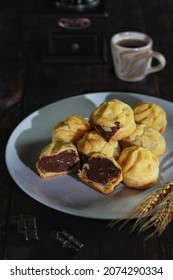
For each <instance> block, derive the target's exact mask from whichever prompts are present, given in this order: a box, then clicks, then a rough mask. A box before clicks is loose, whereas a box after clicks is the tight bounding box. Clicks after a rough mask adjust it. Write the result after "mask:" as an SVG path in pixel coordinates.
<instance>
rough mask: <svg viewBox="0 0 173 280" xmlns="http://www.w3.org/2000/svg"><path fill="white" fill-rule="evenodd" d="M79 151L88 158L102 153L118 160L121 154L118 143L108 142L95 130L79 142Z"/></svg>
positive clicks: (86, 134)
mask: <svg viewBox="0 0 173 280" xmlns="http://www.w3.org/2000/svg"><path fill="white" fill-rule="evenodd" d="M77 149H78V152H79V153H80V154H84V155H85V156H87V157H90V156H91V155H93V154H94V153H102V154H104V155H107V156H109V157H114V159H118V158H119V156H120V153H121V149H120V145H119V142H118V141H115V140H110V141H109V142H107V141H106V140H105V139H104V138H103V137H102V136H101V135H100V134H98V133H97V132H96V131H95V130H92V131H90V132H87V133H85V134H84V136H83V137H82V138H81V139H80V140H79V141H78V142H77Z"/></svg>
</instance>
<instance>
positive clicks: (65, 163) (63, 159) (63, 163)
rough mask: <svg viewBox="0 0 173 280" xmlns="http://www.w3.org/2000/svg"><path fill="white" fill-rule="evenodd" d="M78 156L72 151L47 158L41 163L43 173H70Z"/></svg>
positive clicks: (40, 167)
mask: <svg viewBox="0 0 173 280" xmlns="http://www.w3.org/2000/svg"><path fill="white" fill-rule="evenodd" d="M76 158H77V156H76V154H75V152H74V151H72V150H67V151H64V152H61V153H59V154H57V155H55V156H45V157H43V158H42V159H41V160H40V161H39V169H40V170H41V171H42V172H63V171H68V170H69V169H71V168H72V167H74V165H75V164H76Z"/></svg>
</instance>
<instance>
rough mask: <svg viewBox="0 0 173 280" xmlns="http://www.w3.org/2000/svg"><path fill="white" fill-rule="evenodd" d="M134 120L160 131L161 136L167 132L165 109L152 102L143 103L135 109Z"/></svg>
mask: <svg viewBox="0 0 173 280" xmlns="http://www.w3.org/2000/svg"><path fill="white" fill-rule="evenodd" d="M134 118H135V121H136V123H143V124H146V125H148V126H151V127H153V128H154V129H156V130H158V131H159V132H160V133H161V134H163V133H164V132H165V129H166V126H167V118H166V113H165V111H164V109H163V108H162V107H161V106H160V105H158V104H155V103H152V102H142V103H139V104H137V105H136V106H135V107H134Z"/></svg>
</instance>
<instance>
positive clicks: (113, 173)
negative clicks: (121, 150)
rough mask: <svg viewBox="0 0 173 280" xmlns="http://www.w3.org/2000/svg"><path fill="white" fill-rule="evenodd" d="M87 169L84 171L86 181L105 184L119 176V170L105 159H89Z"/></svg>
mask: <svg viewBox="0 0 173 280" xmlns="http://www.w3.org/2000/svg"><path fill="white" fill-rule="evenodd" d="M88 164H89V169H87V168H86V169H85V170H86V173H87V177H88V179H90V180H92V181H95V182H98V183H101V184H103V185H104V184H107V183H108V181H109V179H111V178H116V177H117V176H118V174H119V172H120V171H119V169H118V168H117V167H116V166H115V165H114V164H113V163H112V161H110V160H109V159H106V158H94V157H93V158H90V159H89V160H88Z"/></svg>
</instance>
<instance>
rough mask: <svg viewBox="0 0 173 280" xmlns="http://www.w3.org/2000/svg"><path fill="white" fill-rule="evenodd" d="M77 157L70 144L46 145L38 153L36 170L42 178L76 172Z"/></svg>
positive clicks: (74, 149)
mask: <svg viewBox="0 0 173 280" xmlns="http://www.w3.org/2000/svg"><path fill="white" fill-rule="evenodd" d="M79 161H80V160H79V156H78V151H77V149H76V147H75V145H74V144H73V143H71V142H65V141H57V142H52V143H50V144H48V145H47V146H46V147H45V148H44V149H43V150H42V151H41V153H40V156H39V159H38V161H37V162H36V169H37V171H38V173H39V175H40V176H41V177H42V178H48V177H52V176H60V175H65V174H69V173H74V172H77V170H78V168H79Z"/></svg>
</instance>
